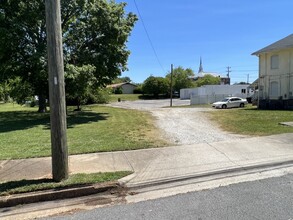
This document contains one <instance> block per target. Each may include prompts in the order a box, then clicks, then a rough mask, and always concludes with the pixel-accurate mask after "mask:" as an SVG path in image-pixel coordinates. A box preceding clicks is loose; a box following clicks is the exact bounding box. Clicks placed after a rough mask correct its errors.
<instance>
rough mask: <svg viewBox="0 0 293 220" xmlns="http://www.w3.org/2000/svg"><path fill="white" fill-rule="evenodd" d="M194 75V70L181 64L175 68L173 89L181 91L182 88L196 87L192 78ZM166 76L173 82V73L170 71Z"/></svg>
mask: <svg viewBox="0 0 293 220" xmlns="http://www.w3.org/2000/svg"><path fill="white" fill-rule="evenodd" d="M193 76H194V72H193V70H192V69H190V68H187V69H184V68H183V67H181V66H179V67H177V68H174V70H173V74H172V88H173V91H177V92H179V91H180V89H184V88H192V87H194V86H195V84H194V81H193V80H192V78H191V77H193ZM166 78H167V79H168V80H169V82H171V73H168V74H167V75H166Z"/></svg>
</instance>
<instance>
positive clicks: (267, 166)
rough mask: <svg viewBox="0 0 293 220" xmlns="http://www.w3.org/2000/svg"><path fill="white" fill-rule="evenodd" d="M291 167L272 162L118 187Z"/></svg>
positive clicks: (142, 185) (141, 185)
mask: <svg viewBox="0 0 293 220" xmlns="http://www.w3.org/2000/svg"><path fill="white" fill-rule="evenodd" d="M292 165H293V160H286V161H278V162H272V163H264V164H258V165H248V166H241V167H236V168H230V169H220V170H216V171H212V172H203V173H196V174H191V175H184V176H176V177H169V178H164V179H160V180H151V181H145V182H138V183H133V184H131V183H129V184H128V182H127V181H125V182H124V181H121V182H120V185H121V186H124V187H127V188H128V189H133V190H135V189H140V188H144V187H152V186H156V185H163V184H169V183H176V182H178V181H188V180H191V179H198V178H204V177H211V176H217V175H223V174H234V173H239V174H240V173H250V172H252V171H258V172H260V171H266V170H269V169H272V168H282V167H288V166H292Z"/></svg>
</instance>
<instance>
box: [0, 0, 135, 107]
mask: <svg viewBox="0 0 293 220" xmlns="http://www.w3.org/2000/svg"><path fill="white" fill-rule="evenodd" d="M125 6H126V4H125V3H116V2H114V1H107V0H61V8H62V16H61V17H62V32H63V44H64V62H65V64H73V65H75V66H79V67H82V66H83V65H91V66H94V67H95V71H94V72H93V74H94V77H95V78H96V80H97V83H96V85H97V86H104V85H106V84H109V83H110V82H111V81H112V80H113V79H115V78H117V76H119V75H120V74H121V72H123V71H125V70H126V69H127V59H128V56H129V54H130V51H128V50H127V48H126V42H127V39H128V37H129V35H130V32H131V30H132V28H133V26H134V24H135V22H136V20H137V17H136V15H134V14H132V13H128V14H126V13H125V11H124V8H125ZM46 47H47V41H46V31H45V5H44V2H43V1H41V0H31V1H24V0H3V1H1V2H0V72H1V74H2V75H4V76H5V78H6V79H7V78H13V77H15V76H18V77H21V80H22V81H26V82H28V83H29V84H30V85H31V87H32V89H33V92H34V94H35V95H38V96H39V102H40V103H39V104H40V105H39V111H40V112H42V111H44V110H45V106H46V105H45V100H46V98H48V80H47V78H48V73H47V61H46V60H47V58H46V56H47V51H46Z"/></svg>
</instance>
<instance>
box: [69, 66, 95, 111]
mask: <svg viewBox="0 0 293 220" xmlns="http://www.w3.org/2000/svg"><path fill="white" fill-rule="evenodd" d="M66 69H67V71H66V72H65V84H66V96H67V98H68V99H71V100H75V101H76V104H77V110H81V108H80V106H81V105H82V104H86V102H87V101H88V99H89V97H90V95H91V94H92V93H93V90H95V86H94V85H95V83H96V78H95V77H94V72H95V67H94V66H91V65H84V66H82V67H77V66H74V65H72V64H68V65H67V68H66Z"/></svg>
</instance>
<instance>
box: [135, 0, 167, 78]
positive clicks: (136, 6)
mask: <svg viewBox="0 0 293 220" xmlns="http://www.w3.org/2000/svg"><path fill="white" fill-rule="evenodd" d="M133 1H134V5H135V8H136V10H137V13H138V16H139V18H140V20H141V23H142V26H143V28H144V31H145V33H146V36H147V38H148V41H149V43H150V45H151V48H152V50H153V52H154V54H155V56H156V59H157V61H158V63H159V65H160V67H161V68H162V70H163V72H164V73H166V71H165V69H164V67H163V65H162V63H161V62H160V59H159V56H158V54H157V52H156V50H155V47H154V45H153V43H152V40H151V38H150V35H149V33H148V31H147V28H146V26H145V24H144V21H143V18H142V16H141V13H140V11H139V9H138V5H137V3H136V0H133Z"/></svg>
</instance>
